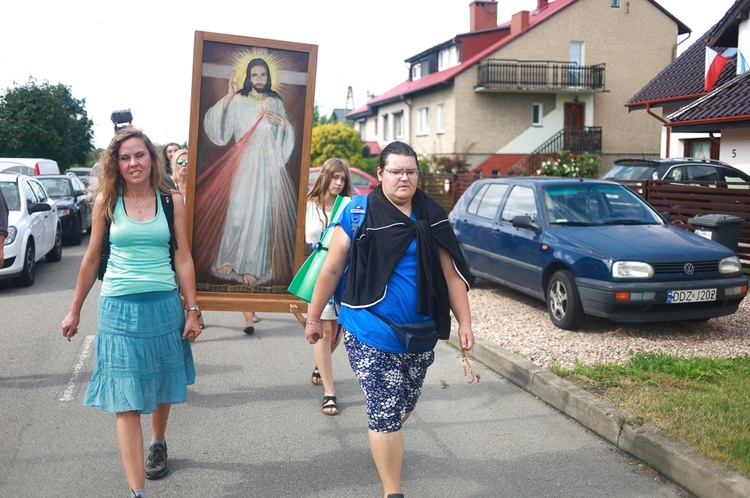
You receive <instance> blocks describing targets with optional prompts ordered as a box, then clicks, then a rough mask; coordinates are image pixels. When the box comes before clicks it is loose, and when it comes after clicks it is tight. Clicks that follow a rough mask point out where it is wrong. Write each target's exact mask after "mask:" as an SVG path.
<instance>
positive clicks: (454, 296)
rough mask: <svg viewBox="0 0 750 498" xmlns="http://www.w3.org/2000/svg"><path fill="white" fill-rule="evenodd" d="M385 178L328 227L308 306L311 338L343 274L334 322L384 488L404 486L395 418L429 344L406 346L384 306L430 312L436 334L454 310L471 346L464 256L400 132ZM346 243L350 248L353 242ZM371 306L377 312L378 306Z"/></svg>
mask: <svg viewBox="0 0 750 498" xmlns="http://www.w3.org/2000/svg"><path fill="white" fill-rule="evenodd" d="M377 174H378V179H379V180H380V181H381V182H382V183H381V185H380V186H379V187H377V188H376V189H375V190H374V191H373V192H372V193H371V194H370V195H369V196H368V197H367V203H366V209H365V215H364V220H363V221H362V224H361V225H360V226H359V227H357V228H356V233H355V234H353V233H351V232H352V231H353V227H352V224H353V223H352V219H353V217H352V214H353V212H354V210H357V209H360V210H361V209H362V206H359V203H358V202H357V200H356V199H357V198H356V197H355V198H354V199H353V200H352V202H351V203H350V204H349V205H348V206H347V207H346V208H345V210H344V212H343V215H342V217H341V219H340V221H339V224H338V225H337V226H336V228H335V229H334V234H333V238H332V240H331V244H330V248H329V250H328V256H327V257H326V260H325V263H324V265H323V268H322V270H321V272H320V275H319V276H318V280H317V281H316V284H315V291H314V293H313V298H312V302H311V303H310V306H309V308H308V315H307V325H306V327H305V336H306V337H307V339H308V341H309V342H310V343H311V344H314V343H315V342H317V340H318V337H323V336H324V335H325V334H326V333H327V332H326V330H324V329H321V324H320V319H321V313H322V311H323V308H324V306H325V304H326V303H327V302H328V299H329V298H330V297H331V295H332V294H333V293H334V291H335V289H336V287H337V285H338V283H339V281H340V279H341V278H342V276H343V275H344V271H345V268H346V267H347V261H350V264H349V267H348V270H346V277H345V279H346V280H345V285H344V293H343V298H342V301H341V314H340V316H339V323H341V324H343V325H344V328H345V332H344V347H345V348H346V352H347V355H348V357H349V363H350V364H351V366H352V369H353V370H354V373H355V375H356V376H357V379H358V380H359V383H360V386H361V387H362V390H363V391H364V394H365V397H366V399H367V416H368V428H369V441H370V450H371V452H372V456H373V459H374V460H375V465H376V467H377V469H378V473H379V475H380V480H381V482H382V484H383V488H384V491H385V494H386V495H389V496H394V497H398V496H402V495H401V493H402V491H401V469H402V465H403V458H404V440H403V434H402V424H403V422H405V421H406V419H407V418H409V415H410V414H411V412H412V411H413V410H414V408H415V406H416V404H417V400H418V399H419V395H420V393H421V389H422V383H423V382H424V378H425V375H426V373H427V367H429V366H430V365H431V364H432V362H433V360H434V351H432V350H430V351H427V352H417V353H412V352H408V351H407V349H406V346H405V345H404V344H402V343H401V341H400V340H399V338H398V337H397V336H396V334H395V333H394V332H393V331H392V329H391V327H390V326H389V325H388V324H386V323H385V322H384V321H383V320H381V318H380V317H381V316H382V317H384V318H385V319H387V320H388V321H390V322H393V323H396V324H404V323H413V322H420V321H429V320H434V321H435V324H436V328H437V332H438V333H439V337H440V338H441V339H447V338H448V336H449V334H450V311H451V310H453V313H454V315H455V316H456V319H457V320H458V335H459V338H460V342H461V347H462V348H464V349H471V348H472V346H473V345H474V335H473V333H472V330H471V315H470V312H469V300H468V295H467V290H468V279H469V273H468V266H467V265H466V262H465V260H464V258H463V254H462V252H461V250H460V248H459V246H458V241H457V240H456V237H455V234H454V233H453V229H452V228H451V225H450V223H449V222H448V218H447V217H446V215H445V210H443V208H442V207H440V206H439V205H438V204H437V203H436V202H435V201H433V200H432V199H430V197H429V196H427V195H426V194H425V193H424V192H422V191H421V190H419V189H417V183H418V180H419V169H418V160H417V154H416V152H414V149H412V148H411V147H410V146H409V145H407V144H405V143H403V142H392V143H390V144H389V145H388V146H386V147H385V148H384V149H383V152H382V153H381V155H380V160H379V163H378V171H377ZM350 249H351V251H350ZM376 315H378V316H376Z"/></svg>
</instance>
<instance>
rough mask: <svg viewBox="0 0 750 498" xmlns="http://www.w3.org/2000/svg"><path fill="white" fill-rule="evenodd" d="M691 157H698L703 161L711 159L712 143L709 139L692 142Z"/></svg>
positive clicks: (690, 145)
mask: <svg viewBox="0 0 750 498" xmlns="http://www.w3.org/2000/svg"><path fill="white" fill-rule="evenodd" d="M689 147H690V154H689V157H698V158H701V159H711V141H710V140H709V139H703V140H690V141H689Z"/></svg>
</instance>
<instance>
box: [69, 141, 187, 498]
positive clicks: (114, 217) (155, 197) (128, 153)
mask: <svg viewBox="0 0 750 498" xmlns="http://www.w3.org/2000/svg"><path fill="white" fill-rule="evenodd" d="M161 161H162V159H161V157H160V155H159V153H158V152H157V150H156V147H155V146H154V144H153V143H152V142H151V140H149V138H148V137H147V136H146V135H145V134H143V133H142V132H141V131H139V130H137V129H135V128H132V127H124V128H121V129H120V130H119V131H118V132H117V134H116V135H115V137H114V138H113V139H112V142H111V143H110V144H109V147H108V148H107V149H106V150H105V151H104V152H102V155H101V158H100V163H101V165H102V166H101V169H100V172H99V175H98V180H99V181H98V183H97V190H98V191H97V194H96V200H95V201H94V210H93V226H92V232H91V238H90V240H89V246H88V249H87V250H86V254H85V255H84V257H83V261H82V262H81V269H80V271H79V273H78V281H77V283H76V288H75V291H74V294H73V301H72V304H71V306H70V311H69V312H68V315H67V316H66V317H65V319H64V320H63V322H62V325H61V327H62V335H63V337H66V338H67V339H68V340H69V341H70V339H71V338H72V337H73V336H75V335H76V333H78V323H79V319H80V314H81V308H82V306H83V302H84V300H85V299H86V296H87V295H88V293H89V291H90V290H91V287H92V286H93V285H94V282H95V281H96V278H97V273H98V269H99V263H100V261H101V257H102V251H103V248H104V242H105V240H104V238H105V237H106V236H107V234H108V236H109V246H110V249H109V251H110V252H109V259H108V263H107V269H106V272H105V273H104V278H103V281H102V287H101V292H100V296H99V309H98V329H97V334H96V343H95V344H96V363H95V366H94V371H93V373H92V375H91V380H90V381H89V385H88V388H87V390H86V395H85V399H84V405H87V406H93V407H96V408H99V409H101V410H104V411H107V412H113V413H115V414H116V424H115V425H116V432H117V441H118V444H119V446H120V454H121V455H122V460H123V466H124V468H125V476H126V478H127V481H128V485H129V486H130V490H131V496H133V497H145V496H146V491H145V479H144V476H145V478H148V479H159V478H161V477H164V476H165V475H166V474H167V473H168V472H169V467H168V466H167V445H166V439H165V432H166V428H167V420H168V418H169V412H170V408H171V405H172V404H173V403H183V402H184V401H185V400H186V398H187V386H188V385H189V384H193V383H194V382H195V367H194V364H193V356H192V352H191V348H190V342H191V341H192V340H194V339H195V337H198V336H199V335H200V334H201V328H200V326H199V324H198V314H199V312H200V310H199V309H198V306H197V302H196V293H195V269H194V267H193V259H192V257H191V255H190V251H189V249H188V242H187V231H186V228H185V227H186V223H185V216H186V215H185V205H184V202H183V200H182V194H180V193H179V192H177V191H171V190H169V188H168V187H166V186H165V185H166V183H165V179H166V176H165V169H164V165H163V164H162V162H161ZM161 196H164V199H162V197H161ZM163 203H166V204H163ZM169 203H171V204H172V206H173V209H174V215H173V231H174V240H172V237H171V231H170V226H169V220H168V218H167V216H166V215H165V212H164V208H163V206H165V205H167V204H169ZM108 228H109V230H108ZM170 245H172V246H173V247H175V249H174V256H173V258H172V256H171V253H170ZM175 275H176V276H177V280H178V281H179V288H180V290H181V292H182V294H183V296H184V298H185V302H186V304H187V305H188V306H187V308H186V309H183V307H182V300H181V299H180V295H179V292H178V287H177V282H176V281H175ZM142 414H151V426H152V431H153V436H152V442H151V446H150V448H149V455H148V458H147V459H146V462H145V464H144V450H143V432H142V428H141V417H140V416H141V415H142Z"/></svg>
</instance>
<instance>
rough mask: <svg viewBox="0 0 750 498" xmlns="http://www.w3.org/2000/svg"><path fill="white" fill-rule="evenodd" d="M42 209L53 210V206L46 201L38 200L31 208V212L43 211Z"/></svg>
mask: <svg viewBox="0 0 750 498" xmlns="http://www.w3.org/2000/svg"><path fill="white" fill-rule="evenodd" d="M42 211H52V206H50V205H49V204H47V203H46V202H37V203H36V204H32V205H31V207H30V208H29V213H41V212H42Z"/></svg>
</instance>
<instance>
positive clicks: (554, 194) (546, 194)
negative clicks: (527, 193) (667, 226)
mask: <svg viewBox="0 0 750 498" xmlns="http://www.w3.org/2000/svg"><path fill="white" fill-rule="evenodd" d="M543 198H544V207H545V210H546V213H547V220H548V222H549V224H550V225H567V226H602V225H653V224H658V225H661V224H663V223H664V221H663V220H662V219H661V217H659V215H658V214H657V213H656V212H654V210H653V209H651V208H650V207H649V205H648V204H646V203H645V202H644V201H643V200H642V199H641V198H640V197H638V196H637V195H636V194H634V193H633V192H631V191H630V190H629V189H627V188H625V187H623V186H621V185H609V184H605V183H601V184H591V183H584V182H582V183H577V184H570V185H550V186H547V187H545V188H544V189H543Z"/></svg>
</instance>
